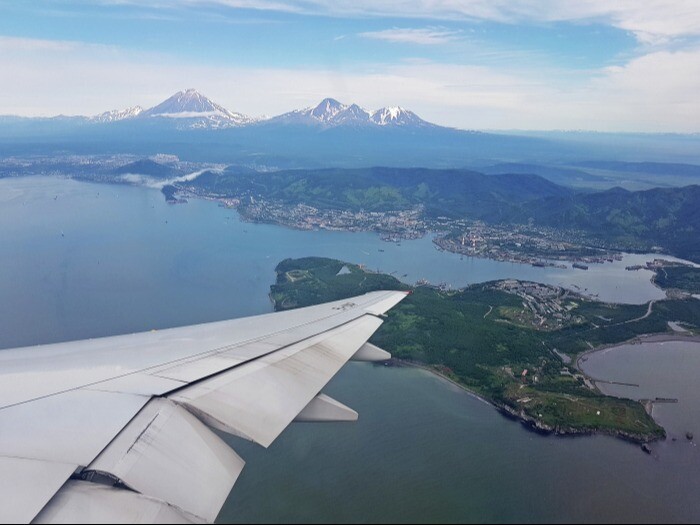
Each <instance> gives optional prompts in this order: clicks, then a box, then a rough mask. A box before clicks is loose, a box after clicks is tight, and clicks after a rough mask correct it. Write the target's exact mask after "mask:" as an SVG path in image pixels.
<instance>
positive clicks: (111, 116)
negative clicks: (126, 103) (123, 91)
mask: <svg viewBox="0 0 700 525" xmlns="http://www.w3.org/2000/svg"><path fill="white" fill-rule="evenodd" d="M141 113H143V108H142V107H141V106H134V107H131V108H126V109H113V110H112V111H105V112H104V113H100V114H99V115H94V116H92V117H88V120H91V121H92V122H118V121H120V120H125V119H130V118H134V117H138V116H139V115H140V114H141Z"/></svg>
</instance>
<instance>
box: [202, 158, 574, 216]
mask: <svg viewBox="0 0 700 525" xmlns="http://www.w3.org/2000/svg"><path fill="white" fill-rule="evenodd" d="M191 185H193V186H196V187H200V188H204V189H207V190H209V191H212V192H215V193H217V194H222V195H236V196H239V195H253V196H255V197H260V198H263V199H274V200H278V201H281V202H284V203H287V204H292V205H294V204H300V203H301V204H306V205H309V206H314V207H316V208H319V209H340V210H351V211H359V210H361V209H362V210H365V211H377V212H381V211H394V210H404V209H408V208H412V207H415V206H418V205H422V206H424V207H425V213H426V216H427V217H438V216H442V215H444V216H448V217H453V218H464V217H468V218H473V219H485V220H486V219H488V220H501V219H502V218H504V217H506V216H507V215H510V214H514V213H515V212H516V210H517V206H518V205H519V204H522V203H524V202H527V201H532V200H535V199H541V198H544V197H555V196H566V195H570V194H571V193H572V192H571V190H569V189H567V188H564V187H562V186H557V185H556V184H553V183H551V182H549V181H548V180H546V179H543V178H542V177H538V176H537V175H484V174H482V173H477V172H475V171H468V170H430V169H424V168H413V169H400V168H363V169H340V168H338V169H322V170H288V171H277V172H273V173H250V172H241V171H240V170H238V169H232V170H231V171H227V172H224V173H223V174H214V173H205V174H203V175H201V176H200V177H198V178H197V179H195V180H194V181H193V182H192V183H191Z"/></svg>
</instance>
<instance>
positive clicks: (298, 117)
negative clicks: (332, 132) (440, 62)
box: [266, 98, 433, 128]
mask: <svg viewBox="0 0 700 525" xmlns="http://www.w3.org/2000/svg"><path fill="white" fill-rule="evenodd" d="M266 122H269V123H272V124H297V125H299V124H301V125H315V126H319V127H324V128H329V127H336V126H356V127H361V126H390V127H391V126H397V127H398V126H400V127H428V126H433V124H430V123H428V122H426V121H425V120H423V119H421V118H420V117H419V116H418V115H416V114H415V113H413V112H412V111H409V110H407V109H404V108H401V107H398V106H395V107H386V108H381V109H378V110H374V111H368V110H366V109H364V108H362V107H360V106H358V105H357V104H350V105H349V106H348V105H346V104H343V103H341V102H338V101H337V100H335V99H332V98H326V99H323V100H322V101H321V103H320V104H318V105H317V106H312V107H308V108H305V109H298V110H295V111H290V112H289V113H284V114H283V115H279V116H277V117H272V118H271V119H268V120H267V121H266Z"/></svg>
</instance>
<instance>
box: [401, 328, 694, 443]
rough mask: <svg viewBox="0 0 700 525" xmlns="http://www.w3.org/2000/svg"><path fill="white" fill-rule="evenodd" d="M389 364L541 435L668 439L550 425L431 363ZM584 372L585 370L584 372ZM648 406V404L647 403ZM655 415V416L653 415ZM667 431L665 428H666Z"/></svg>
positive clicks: (634, 440) (635, 440) (403, 361)
mask: <svg viewBox="0 0 700 525" xmlns="http://www.w3.org/2000/svg"><path fill="white" fill-rule="evenodd" d="M697 340H698V342H700V337H698V338H697ZM388 363H389V364H388V366H394V367H403V366H407V367H412V368H418V369H420V370H424V371H426V372H428V373H430V374H433V375H434V376H436V377H438V378H440V379H442V380H444V381H447V382H448V383H450V384H452V385H454V386H456V387H457V388H459V389H461V390H463V391H465V392H467V393H468V394H469V395H470V396H472V397H474V398H475V399H478V400H479V401H481V402H482V403H486V404H487V405H489V406H491V407H493V408H495V409H496V410H497V411H498V412H499V413H500V414H501V415H502V416H504V417H506V418H508V419H512V420H514V421H519V422H520V423H521V424H522V425H523V426H524V427H525V428H526V429H527V430H529V431H531V432H534V433H536V434H541V435H555V436H560V437H576V436H594V435H600V436H610V437H615V438H619V439H622V440H624V441H627V442H630V443H634V444H636V445H644V444H648V443H653V442H655V441H660V440H663V439H666V436H665V433H664V436H661V437H657V438H651V439H650V438H648V437H646V436H642V435H640V434H630V433H628V432H624V431H621V430H596V429H577V428H573V427H552V426H549V425H546V424H544V423H542V422H541V421H538V420H537V419H535V418H533V417H531V416H528V415H527V414H525V413H524V412H523V411H520V412H518V411H517V410H515V409H513V408H511V407H509V406H507V405H505V404H503V403H497V402H495V401H492V400H490V399H487V398H485V397H484V396H482V395H481V394H479V393H477V392H475V391H474V390H472V389H470V388H469V387H468V386H466V385H464V384H462V383H460V382H459V381H456V380H455V379H452V378H451V377H449V376H447V375H445V374H444V373H442V372H440V371H439V370H437V369H435V368H434V367H431V366H430V365H426V364H424V363H419V362H416V361H409V360H406V359H400V358H396V357H392V358H391V360H390V361H389V362H388ZM582 373H583V372H582ZM651 403H652V407H651V408H650V409H649V410H647V412H648V413H649V416H652V413H651V411H652V409H653V402H651ZM645 408H646V405H645ZM652 417H653V416H652ZM664 432H665V429H664Z"/></svg>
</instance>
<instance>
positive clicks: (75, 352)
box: [0, 292, 406, 523]
mask: <svg viewBox="0 0 700 525" xmlns="http://www.w3.org/2000/svg"><path fill="white" fill-rule="evenodd" d="M405 296H406V294H405V292H373V293H370V294H366V295H363V296H358V297H354V298H351V299H347V300H343V301H336V302H333V303H326V304H324V305H318V306H313V307H309V308H301V309H298V310H292V311H288V312H282V313H276V314H267V315H263V316H256V317H252V318H245V319H237V320H233V321H225V322H219V323H209V324H205V325H196V326H192V327H182V328H175V329H170V330H163V331H160V332H149V333H145V334H134V335H131V336H117V337H109V338H103V339H96V340H90V341H79V342H76V343H61V344H57V345H46V346H43V347H34V348H26V349H17V350H7V351H2V352H0V429H2V431H0V466H2V467H3V468H2V469H1V470H0V522H25V523H28V522H35V523H60V522H93V523H97V522H115V521H116V522H136V523H153V522H184V523H198V522H212V521H213V520H214V519H215V518H216V515H217V514H218V512H219V510H220V509H221V507H222V506H223V504H224V502H225V500H226V498H227V496H228V494H229V492H230V490H231V487H232V486H233V484H234V483H235V482H236V479H237V478H238V476H239V475H240V473H241V470H242V468H243V464H244V463H243V460H241V458H240V457H238V455H236V453H235V452H234V451H233V450H231V449H230V448H229V447H228V446H227V445H226V444H225V443H224V442H223V441H222V440H221V439H220V438H219V437H218V436H217V435H216V434H215V433H213V432H212V430H210V427H212V428H215V429H219V430H223V431H225V432H228V433H231V434H234V435H237V436H239V437H242V438H245V439H248V440H251V441H254V442H256V443H258V444H260V445H262V446H264V447H268V446H269V445H270V444H271V443H272V442H274V440H275V439H276V438H277V437H278V436H279V435H280V434H281V433H282V431H283V430H284V429H285V428H286V427H287V426H288V425H289V424H290V423H291V422H293V421H295V420H297V421H352V420H355V419H356V418H357V413H356V412H354V411H353V410H351V409H349V408H348V407H346V406H345V405H343V404H341V403H339V402H337V401H335V400H333V399H331V398H329V397H328V396H325V395H324V394H322V392H321V391H322V389H323V388H324V387H325V385H326V384H327V383H328V381H330V379H331V378H332V377H333V376H334V375H335V374H336V373H337V372H338V371H339V370H340V368H342V366H343V365H344V364H345V363H346V362H347V361H348V360H350V359H356V360H361V361H373V360H381V359H386V358H388V357H389V355H388V354H387V353H386V352H384V351H383V350H381V349H378V348H376V347H374V346H373V345H370V344H369V343H367V340H368V339H369V338H370V337H371V335H372V334H373V333H374V332H375V331H376V330H377V328H379V326H380V325H381V324H382V320H381V318H380V317H381V316H382V315H383V314H384V313H385V312H386V311H388V310H389V309H390V308H392V307H393V306H395V305H396V304H397V303H398V302H400V301H401V300H402V299H403V298H404V297H405ZM46 361H48V363H49V366H50V367H51V368H50V369H48V370H47V368H46V366H45V365H43V363H46ZM22 385H24V386H22ZM18 390H19V391H18ZM5 429H8V430H9V431H7V432H5Z"/></svg>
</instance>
